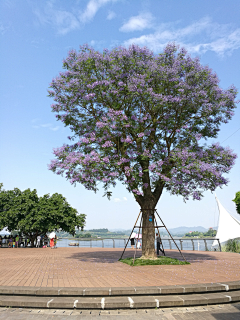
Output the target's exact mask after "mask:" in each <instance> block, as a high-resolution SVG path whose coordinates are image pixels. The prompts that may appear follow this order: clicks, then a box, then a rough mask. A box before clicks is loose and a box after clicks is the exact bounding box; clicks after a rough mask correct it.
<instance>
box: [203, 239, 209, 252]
mask: <svg viewBox="0 0 240 320" xmlns="http://www.w3.org/2000/svg"><path fill="white" fill-rule="evenodd" d="M203 240H204V244H205V251H208V247H207V241H206V239H203Z"/></svg>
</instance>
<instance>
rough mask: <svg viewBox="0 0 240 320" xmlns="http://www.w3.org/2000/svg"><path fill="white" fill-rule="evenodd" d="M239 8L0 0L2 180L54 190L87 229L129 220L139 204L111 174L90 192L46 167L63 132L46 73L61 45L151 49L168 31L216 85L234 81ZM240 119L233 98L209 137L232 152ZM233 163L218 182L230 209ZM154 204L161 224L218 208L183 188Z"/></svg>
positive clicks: (235, 3) (233, 1)
mask: <svg viewBox="0 0 240 320" xmlns="http://www.w3.org/2000/svg"><path fill="white" fill-rule="evenodd" d="M239 16H240V1H239V0H228V1H226V0H211V1H209V0H201V1H198V0H196V1H192V0H188V1H187V0H181V1H179V0H157V1H156V0H145V1H144V0H142V1H141V0H78V1H77V0H75V1H73V0H68V1H66V0H65V1H62V0H58V1H57V0H56V1H44V0H42V1H39V0H21V1H19V0H1V1H0V39H1V40H0V41H1V51H0V55H1V57H0V58H1V76H0V77H1V78H0V79H1V86H0V90H1V93H0V105H1V117H0V121H1V123H0V130H1V131H0V135H1V140H0V141H1V157H0V170H1V172H0V176H1V179H0V180H1V182H3V184H4V187H5V189H13V188H14V187H18V188H20V189H21V190H24V189H26V188H31V189H37V191H38V194H39V195H43V194H46V193H50V194H52V193H54V192H58V193H61V194H63V195H64V196H65V197H66V198H67V200H68V201H69V203H70V204H71V205H72V206H73V207H75V208H77V209H78V211H79V212H82V213H86V214H87V226H86V228H87V229H88V228H100V227H107V228H110V229H118V228H124V229H128V228H131V227H132V225H133V224H134V222H135V219H136V217H137V214H138V211H139V207H138V204H137V203H136V202H135V200H134V199H133V197H132V196H131V194H129V193H128V192H127V191H126V190H125V188H124V186H122V185H121V184H118V185H117V187H116V188H115V189H113V198H112V200H111V201H108V200H107V199H106V198H103V197H102V195H103V191H102V190H100V191H99V192H98V193H97V194H94V193H93V192H91V191H87V190H86V189H85V188H84V187H83V186H81V185H78V186H77V187H74V186H72V185H71V184H70V183H69V182H68V181H66V180H65V179H64V178H62V177H61V176H57V175H55V174H53V173H52V172H51V171H48V169H47V164H48V163H49V162H50V160H51V159H52V158H53V155H52V149H53V148H55V147H59V146H61V145H62V144H63V143H65V142H67V136H68V135H69V130H68V128H64V126H63V125H62V124H61V123H60V122H57V121H56V120H55V116H54V114H53V113H52V112H51V107H50V106H51V104H52V101H51V99H50V98H48V97H47V89H48V86H49V83H50V82H51V80H52V78H54V77H55V76H57V75H58V73H59V72H60V71H61V70H62V60H63V58H65V57H66V56H67V53H68V51H69V50H70V49H72V48H74V49H78V48H79V46H80V45H82V44H84V43H88V44H90V45H91V46H93V47H94V48H95V49H97V50H100V51H102V50H103V49H104V48H109V49H112V48H114V47H116V46H118V45H124V46H128V45H130V44H132V43H135V44H138V45H140V46H148V47H149V48H150V49H152V50H153V51H154V52H155V53H156V54H157V53H160V52H161V51H162V49H163V48H164V46H165V45H166V44H167V43H168V42H170V41H171V42H172V41H175V42H176V43H177V44H180V45H181V46H184V47H186V48H187V49H188V51H189V52H190V53H191V55H193V56H196V55H197V56H199V57H200V59H201V63H202V64H204V65H209V66H210V67H211V68H212V69H213V70H214V71H215V72H216V73H217V75H218V76H219V78H220V80H221V82H220V85H221V87H223V88H228V87H229V86H230V85H231V84H234V85H235V86H236V87H237V88H238V90H239V88H240V77H239V67H240V19H239ZM238 99H240V96H239V95H238ZM239 120H240V111H239V107H238V109H237V110H236V112H235V116H234V118H233V120H232V121H231V122H230V123H228V124H225V125H222V127H221V132H220V134H219V137H218V139H217V141H219V142H222V145H224V146H227V145H228V146H229V147H230V148H231V149H233V150H234V151H235V152H236V153H237V154H238V156H239V155H240V146H239V140H240V130H239V131H237V130H238V128H239V127H240V121H239ZM235 131H237V132H236V133H235V134H233V133H234V132H235ZM232 134H233V135H232ZM231 135H232V136H231ZM230 136H231V137H230ZM226 139H227V140H226ZM225 140H226V141H225ZM209 142H212V141H209ZM239 172H240V159H238V160H237V162H236V165H235V166H234V168H233V169H232V171H231V173H230V174H229V175H228V178H229V179H230V182H229V185H228V186H227V187H223V189H217V191H216V193H217V196H218V198H219V200H220V202H221V203H222V204H223V205H224V206H225V207H226V209H227V210H228V211H230V212H231V213H232V214H233V215H234V216H235V217H238V216H237V214H236V211H235V206H234V203H233V202H232V201H231V200H232V199H233V198H234V195H235V193H236V192H237V191H239V190H240V175H239ZM157 209H158V212H159V213H160V214H161V217H162V219H163V221H164V222H165V224H166V225H167V226H168V227H169V228H171V227H177V226H183V225H184V226H198V225H202V226H204V227H206V228H208V227H212V226H214V224H215V225H216V224H217V219H218V211H217V208H216V204H215V199H214V195H213V194H211V193H210V192H205V197H204V199H203V200H202V201H200V202H198V201H188V202H187V203H186V204H185V203H184V202H183V200H182V198H181V197H176V196H170V195H169V194H168V193H166V192H164V193H163V195H162V198H161V200H160V201H159V204H158V206H157Z"/></svg>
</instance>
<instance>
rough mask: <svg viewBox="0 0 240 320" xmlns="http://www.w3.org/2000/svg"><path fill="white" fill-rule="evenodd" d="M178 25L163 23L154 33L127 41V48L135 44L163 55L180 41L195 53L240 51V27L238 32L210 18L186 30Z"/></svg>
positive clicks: (189, 26) (220, 53)
mask: <svg viewBox="0 0 240 320" xmlns="http://www.w3.org/2000/svg"><path fill="white" fill-rule="evenodd" d="M178 24H179V23H177V24H176V23H169V24H161V25H159V26H158V27H157V28H156V31H155V32H154V33H150V34H146V35H142V36H140V37H137V38H131V39H129V40H127V41H125V42H124V45H125V46H129V45H131V44H133V43H134V44H137V45H140V46H147V47H149V48H150V49H151V50H153V51H154V52H159V51H162V49H163V48H164V47H165V46H166V45H167V43H169V42H176V43H177V44H179V45H181V46H184V47H185V48H186V49H188V51H189V52H191V53H197V54H201V53H205V52H207V51H213V52H215V53H217V54H218V55H219V56H223V55H224V54H226V53H227V54H230V53H232V51H233V50H236V49H238V48H240V28H237V29H235V30H234V29H233V27H232V26H231V25H227V24H222V25H221V24H218V23H214V22H212V21H211V20H210V19H209V18H204V19H201V20H199V21H197V22H194V23H192V24H190V25H188V26H186V27H183V28H179V27H178V28H177V25H178Z"/></svg>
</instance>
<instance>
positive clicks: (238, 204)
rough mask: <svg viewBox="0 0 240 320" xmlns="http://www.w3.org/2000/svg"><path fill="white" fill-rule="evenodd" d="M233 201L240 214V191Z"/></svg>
mask: <svg viewBox="0 0 240 320" xmlns="http://www.w3.org/2000/svg"><path fill="white" fill-rule="evenodd" d="M233 202H235V203H236V210H237V212H238V213H239V214H240V191H238V192H237V193H236V196H235V199H233Z"/></svg>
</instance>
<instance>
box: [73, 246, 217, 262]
mask: <svg viewBox="0 0 240 320" xmlns="http://www.w3.org/2000/svg"><path fill="white" fill-rule="evenodd" d="M165 252H166V256H168V257H170V258H175V259H178V260H181V261H184V259H183V257H182V256H181V254H180V253H179V252H178V251H173V250H167V251H165ZM134 253H135V250H131V249H128V250H126V251H125V253H124V256H123V258H133V257H134ZM121 255H122V251H120V250H114V249H112V250H104V249H97V250H96V248H91V249H89V251H87V252H86V251H80V252H79V253H73V254H71V255H70V256H69V259H77V260H80V261H88V262H91V261H92V262H95V263H96V262H99V263H116V262H118V260H119V259H120V257H121ZM141 255H142V250H137V251H136V258H140V257H141ZM183 255H184V257H185V259H186V260H187V261H188V262H190V263H195V262H197V263H201V262H204V261H206V260H218V258H217V257H216V256H215V255H212V254H211V253H201V254H199V253H197V252H196V253H195V252H193V253H189V252H186V253H185V252H184V251H183Z"/></svg>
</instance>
